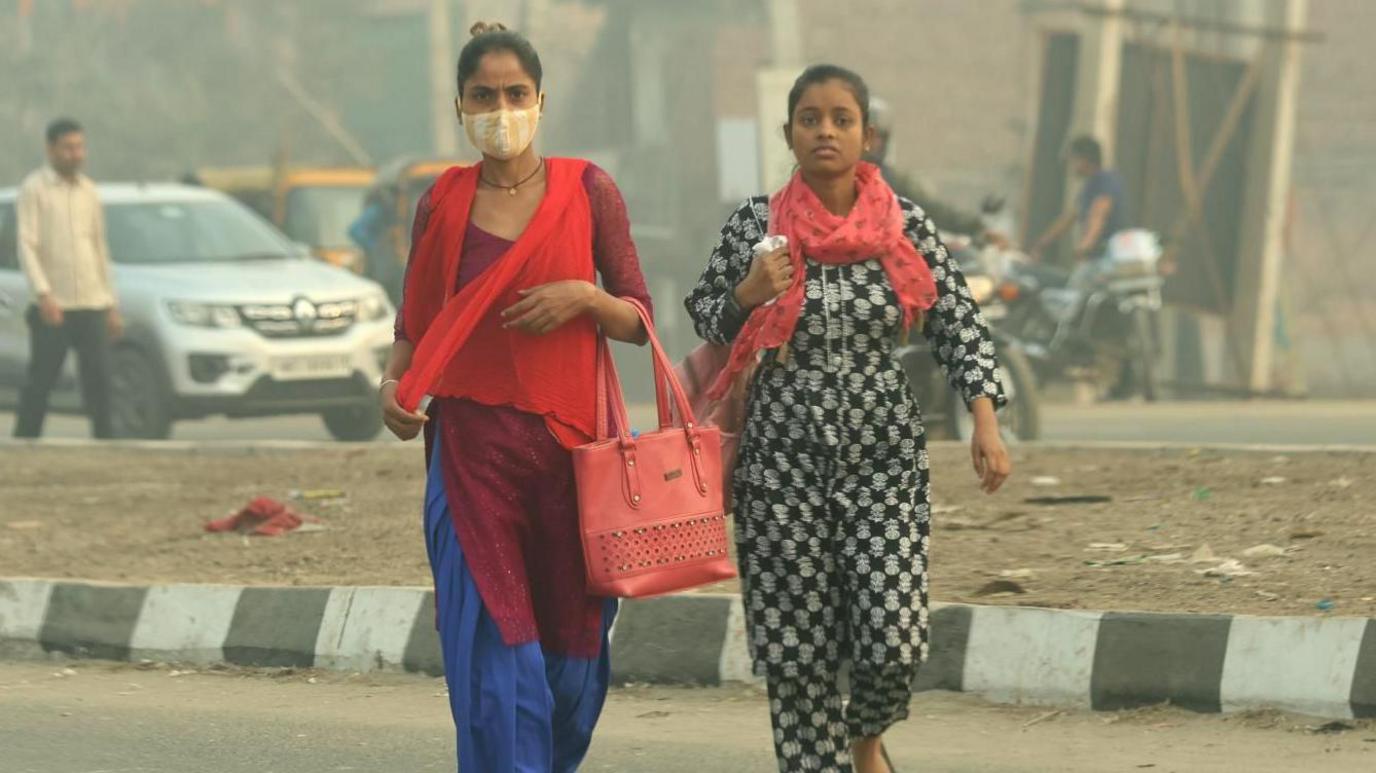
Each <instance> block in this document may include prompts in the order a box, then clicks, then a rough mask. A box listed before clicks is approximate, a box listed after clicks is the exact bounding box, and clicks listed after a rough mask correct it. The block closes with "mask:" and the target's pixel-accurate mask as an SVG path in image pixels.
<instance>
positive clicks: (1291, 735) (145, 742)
mask: <svg viewBox="0 0 1376 773" xmlns="http://www.w3.org/2000/svg"><path fill="white" fill-rule="evenodd" d="M63 668H64V664H52V663H39V664H35V663H21V664H15V663H8V664H0V768H2V769H3V770H4V771H5V773H188V772H189V771H196V772H197V773H326V771H331V772H333V771H368V772H371V773H426V772H427V771H446V770H447V771H452V770H454V762H453V743H454V740H453V739H454V736H453V731H452V726H451V725H450V724H449V717H448V708H447V702H446V700H445V698H444V692H443V684H442V683H441V682H439V681H437V680H433V679H423V678H418V677H408V676H357V675H347V674H316V675H312V674H309V673H296V674H293V675H289V676H268V675H265V674H262V673H254V672H228V673H219V674H191V675H181V676H172V675H171V674H172V673H173V672H170V671H168V670H166V669H163V670H137V669H134V668H131V667H127V666H114V665H107V664H91V663H77V664H73V672H72V673H70V674H69V675H66V676H62V675H61V674H62V673H63V671H62V669H63ZM308 679H314V680H315V682H314V683H312V682H310V681H308ZM765 712H766V706H765V701H764V699H763V698H762V697H761V696H760V694H759V692H758V691H755V690H751V689H747V688H726V689H668V688H653V689H652V688H633V689H626V690H618V691H615V692H614V693H613V695H612V697H611V699H610V701H609V703H608V707H607V711H606V713H605V714H604V717H603V721H602V724H601V726H600V728H599V732H598V736H597V738H596V740H595V742H594V744H593V751H592V753H591V755H590V756H589V758H588V760H587V761H586V763H585V764H584V766H583V770H584V771H618V772H630V771H634V772H636V773H641V772H643V771H653V772H654V773H701V772H702V771H715V772H716V773H740V772H743V771H769V770H773V769H774V768H773V762H772V753H771V747H770V741H769V729H768V720H767V715H766V713H765ZM1314 724H1317V722H1316V721H1315V720H1310V719H1305V718H1302V717H1290V716H1281V715H1260V716H1257V715H1251V716H1246V717H1242V718H1222V717H1218V716H1208V715H1197V714H1189V713H1185V712H1183V711H1179V710H1175V709H1164V708H1161V709H1148V710H1144V711H1139V712H1130V713H1126V714H1108V715H1103V714H1100V715H1096V714H1089V713H1082V712H1066V713H1060V712H1048V711H1047V710H1045V709H1042V708H1035V707H1001V706H993V705H990V704H986V703H983V702H981V701H979V700H977V699H974V698H972V697H970V696H964V695H953V694H935V693H929V694H924V695H921V696H919V697H918V698H917V700H916V701H915V702H914V704H913V717H912V719H911V721H909V722H906V723H903V724H901V725H900V726H898V728H896V729H895V730H894V731H893V732H891V733H890V735H889V737H888V745H889V747H890V749H891V751H892V752H893V755H894V758H895V763H896V764H897V765H898V766H899V767H900V769H901V770H903V771H913V770H921V771H929V772H930V771H941V772H943V773H976V772H978V773H1033V772H1034V771H1035V772H1036V773H1046V772H1047V771H1065V772H1066V773H1090V772H1091V771H1092V772H1093V773H1109V772H1111V771H1138V770H1150V771H1153V773H1156V772H1157V771H1159V772H1160V773H1167V772H1168V771H1179V772H1180V773H1211V772H1214V771H1219V772H1221V771H1248V773H1264V772H1266V771H1294V770H1301V769H1308V770H1323V771H1325V773H1345V772H1346V771H1354V772H1355V771H1370V770H1373V769H1376V724H1373V723H1372V722H1371V721H1366V722H1364V723H1358V724H1357V726H1356V727H1355V728H1354V729H1351V730H1348V731H1346V732H1343V733H1340V734H1337V735H1319V734H1313V733H1310V732H1308V731H1307V730H1306V729H1305V727H1306V726H1312V725H1314Z"/></svg>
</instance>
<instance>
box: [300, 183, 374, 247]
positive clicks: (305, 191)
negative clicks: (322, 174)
mask: <svg viewBox="0 0 1376 773" xmlns="http://www.w3.org/2000/svg"><path fill="white" fill-rule="evenodd" d="M366 193H367V188H365V187H362V186H359V187H340V186H334V187H327V188H325V187H314V188H296V189H294V190H292V191H291V192H290V193H288V194H287V216H286V222H284V223H283V224H282V230H284V231H286V232H287V235H288V236H290V237H291V238H292V239H295V240H296V241H298V242H301V243H303V244H309V245H311V246H312V247H326V248H341V247H349V246H351V242H350V240H349V226H350V225H352V224H353V222H354V219H355V218H357V217H358V214H359V213H360V212H362V211H363V197H364V195H365V194H366Z"/></svg>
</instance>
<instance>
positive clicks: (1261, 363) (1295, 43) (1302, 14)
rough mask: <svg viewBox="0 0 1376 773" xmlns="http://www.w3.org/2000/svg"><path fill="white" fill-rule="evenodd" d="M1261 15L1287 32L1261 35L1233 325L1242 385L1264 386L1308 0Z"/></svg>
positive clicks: (1293, 0) (1268, 379)
mask: <svg viewBox="0 0 1376 773" xmlns="http://www.w3.org/2000/svg"><path fill="white" fill-rule="evenodd" d="M1266 7H1271V8H1276V10H1277V11H1278V13H1277V15H1276V16H1274V17H1271V18H1269V19H1267V20H1266V21H1267V22H1268V23H1273V24H1276V25H1278V26H1280V27H1281V28H1282V29H1284V30H1287V31H1288V32H1290V33H1291V34H1289V35H1286V36H1284V37H1281V38H1274V39H1268V40H1265V41H1263V42H1262V43H1261V44H1260V46H1259V48H1258V51H1257V53H1256V56H1260V57H1263V69H1262V71H1261V85H1260V88H1259V90H1258V92H1257V96H1256V104H1255V105H1254V107H1253V109H1254V111H1255V112H1254V113H1253V119H1252V121H1253V126H1254V127H1255V128H1254V129H1253V130H1252V131H1253V133H1252V140H1251V150H1250V158H1249V159H1248V164H1247V165H1248V170H1249V171H1248V173H1247V192H1246V194H1245V198H1244V200H1243V208H1242V243H1241V244H1240V245H1239V250H1238V266H1237V274H1236V275H1237V279H1236V285H1235V288H1234V296H1233V297H1234V298H1235V299H1236V301H1235V302H1234V304H1233V311H1232V323H1233V324H1232V330H1233V335H1234V336H1235V337H1236V343H1237V346H1238V349H1239V350H1240V351H1241V353H1242V364H1243V372H1242V373H1239V374H1237V379H1238V381H1239V382H1240V383H1241V386H1243V387H1245V388H1247V389H1250V390H1251V391H1253V392H1265V391H1268V390H1270V388H1271V385H1272V380H1273V378H1272V372H1273V368H1272V365H1273V359H1274V353H1275V325H1276V302H1277V298H1278V297H1279V292H1280V277H1281V270H1282V268H1283V264H1284V260H1285V234H1284V230H1285V219H1286V212H1287V208H1288V203H1289V196H1290V179H1291V164H1292V162H1293V161H1294V151H1295V113H1296V104H1297V100H1298V97H1299V80H1300V48H1301V46H1302V45H1303V42H1302V41H1301V40H1300V39H1299V37H1298V34H1297V33H1299V32H1300V31H1301V30H1302V29H1303V28H1304V25H1305V20H1306V18H1307V11H1308V0H1281V2H1280V3H1279V4H1277V5H1275V6H1271V5H1268V6H1266Z"/></svg>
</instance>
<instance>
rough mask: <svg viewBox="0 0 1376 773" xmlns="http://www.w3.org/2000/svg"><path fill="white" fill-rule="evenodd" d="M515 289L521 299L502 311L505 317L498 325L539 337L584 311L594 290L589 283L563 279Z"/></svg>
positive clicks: (587, 308)
mask: <svg viewBox="0 0 1376 773" xmlns="http://www.w3.org/2000/svg"><path fill="white" fill-rule="evenodd" d="M518 292H519V293H520V295H521V301H520V302H519V303H517V304H516V305H515V306H512V307H510V308H508V309H507V310H506V311H503V312H502V319H504V320H506V321H505V322H504V323H503V324H502V327H504V328H506V329H508V330H510V329H515V330H521V331H524V332H526V333H530V334H531V335H537V336H539V335H544V334H546V333H550V332H553V331H555V330H558V329H559V328H561V327H563V326H564V324H565V323H566V322H568V321H569V320H571V319H573V318H575V317H578V316H581V315H583V314H586V313H588V311H589V310H591V309H592V304H593V301H594V300H595V299H596V298H597V292H598V290H597V286H596V285H594V284H592V283H591V282H583V281H580V280H577V279H566V280H564V281H561V282H550V283H549V284H546V285H540V286H539V287H531V288H529V289H526V290H520V291H518Z"/></svg>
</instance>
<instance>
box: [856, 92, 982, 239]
mask: <svg viewBox="0 0 1376 773" xmlns="http://www.w3.org/2000/svg"><path fill="white" fill-rule="evenodd" d="M870 124H871V125H872V126H873V127H874V129H875V136H874V140H873V141H872V142H871V143H870V148H869V150H868V151H867V152H866V153H865V160H866V161H869V162H870V163H872V164H874V165H875V166H877V167H879V171H880V173H881V174H882V175H883V176H884V180H885V181H886V182H888V184H889V187H890V188H893V190H894V192H895V193H897V194H898V195H899V196H902V197H904V198H907V199H909V200H911V201H912V202H913V203H914V204H916V205H918V206H919V207H921V208H922V211H923V212H926V213H927V217H930V218H931V219H932V221H933V222H935V223H936V227H937V228H938V229H939V230H940V231H942V232H943V233H951V234H960V235H962V236H969V237H970V238H972V239H976V240H981V241H985V242H989V243H992V244H996V245H998V246H1000V247H1006V246H1008V238H1007V237H1006V236H1005V235H1004V234H1002V233H1000V232H998V231H995V230H993V229H990V228H989V227H988V226H987V225H986V224H985V222H984V218H983V216H981V215H979V214H977V213H974V212H968V211H966V210H964V209H961V208H960V207H958V206H955V205H952V204H948V203H946V202H944V201H941V200H940V199H938V198H937V197H936V196H934V195H932V193H931V192H930V191H928V190H927V189H926V187H925V186H923V185H922V184H921V183H920V182H919V181H917V180H915V179H913V178H912V177H911V176H910V175H906V174H904V173H902V172H899V171H898V170H896V169H894V167H893V165H892V164H890V163H889V161H888V155H889V141H890V139H891V138H892V136H893V126H894V118H893V110H892V108H890V107H889V104H888V103H887V102H885V101H884V100H882V99H880V98H878V97H872V98H871V99H870Z"/></svg>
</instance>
